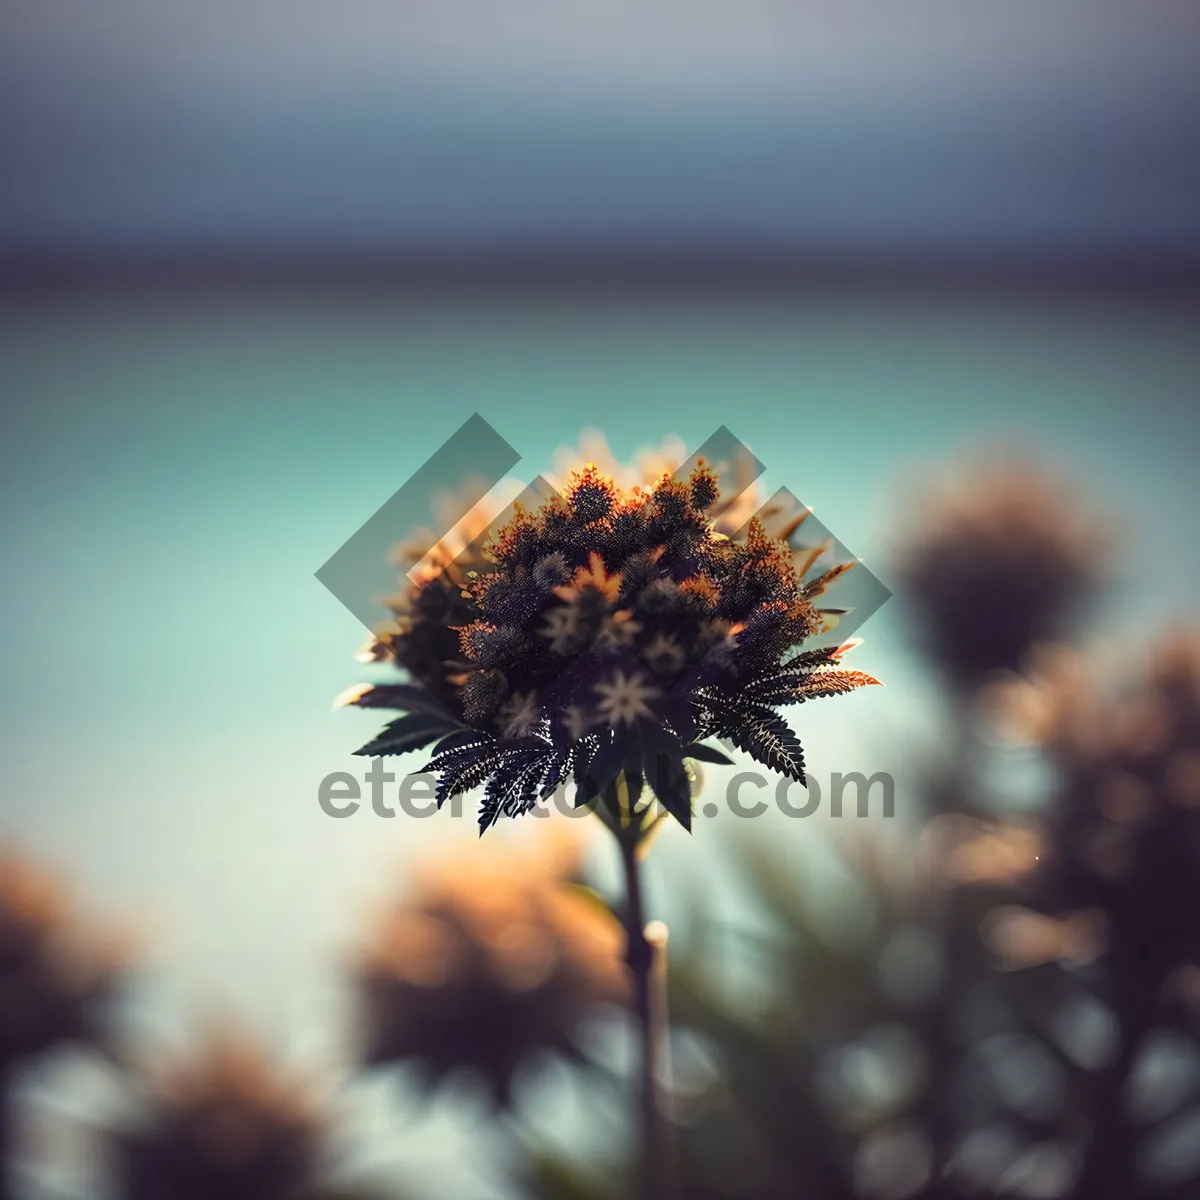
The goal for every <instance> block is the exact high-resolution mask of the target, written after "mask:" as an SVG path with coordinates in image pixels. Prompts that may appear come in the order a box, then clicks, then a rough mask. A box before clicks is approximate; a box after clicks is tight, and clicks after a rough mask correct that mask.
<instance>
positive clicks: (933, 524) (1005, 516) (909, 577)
mask: <svg viewBox="0 0 1200 1200" xmlns="http://www.w3.org/2000/svg"><path fill="white" fill-rule="evenodd" d="M919 511H920V513H921V522H922V523H921V526H920V528H919V531H918V532H917V534H916V535H915V540H914V541H913V542H911V543H910V544H909V545H908V546H907V547H906V548H905V549H904V551H903V553H902V557H901V560H900V562H899V563H898V577H899V579H900V581H901V583H902V586H903V588H904V590H905V591H906V592H907V594H908V597H909V600H910V603H911V604H912V605H913V606H914V608H915V610H916V617H917V619H918V621H919V622H920V625H921V631H922V634H923V640H924V642H925V645H926V647H927V648H928V650H929V653H930V654H931V656H932V657H933V658H934V659H936V660H937V661H938V662H940V664H941V665H942V666H943V667H945V668H946V670H947V671H948V672H949V673H950V674H951V676H952V677H954V678H955V679H957V680H960V681H962V682H966V683H974V682H976V681H978V680H979V678H980V677H981V676H983V675H985V674H987V673H988V672H990V671H994V670H1001V669H1010V670H1015V669H1016V668H1017V667H1018V666H1019V665H1020V662H1021V659H1022V657H1023V655H1024V654H1025V652H1026V651H1027V650H1028V649H1029V648H1030V647H1031V646H1032V645H1034V644H1035V643H1036V642H1039V641H1042V640H1046V639H1051V638H1053V637H1054V636H1055V635H1056V634H1058V633H1060V632H1061V631H1062V629H1063V628H1064V625H1065V623H1066V622H1067V621H1068V620H1069V618H1070V617H1071V616H1072V615H1074V612H1075V610H1076V608H1077V606H1078V605H1079V603H1080V602H1081V601H1082V600H1083V599H1084V598H1085V597H1086V596H1087V594H1088V592H1089V590H1090V589H1091V587H1092V586H1093V585H1094V584H1095V583H1096V582H1097V580H1098V578H1099V576H1100V574H1101V568H1102V565H1103V560H1104V548H1105V543H1104V539H1103V537H1102V536H1101V531H1100V528H1099V523H1098V520H1097V518H1096V517H1095V516H1094V514H1092V513H1091V512H1088V511H1087V510H1085V509H1084V508H1083V507H1082V506H1081V505H1080V504H1079V502H1078V501H1077V500H1076V498H1075V497H1074V496H1073V495H1071V494H1070V493H1069V492H1067V491H1066V490H1065V489H1063V488H1061V487H1060V486H1059V484H1058V482H1057V481H1056V480H1054V479H1052V478H1051V477H1049V476H1048V475H1045V474H1042V473H1041V472H1040V471H1038V470H1036V469H1035V468H1033V467H1032V466H1030V465H1029V464H1026V463H1021V462H991V463H984V464H982V465H981V466H980V467H979V468H977V469H975V470H972V471H971V472H969V473H966V472H964V473H963V475H962V477H961V479H960V480H959V481H958V482H957V484H956V485H952V486H945V487H943V488H942V489H940V490H936V491H934V492H933V494H932V495H931V496H930V497H929V498H928V499H927V500H926V502H925V503H923V504H921V505H920V506H919Z"/></svg>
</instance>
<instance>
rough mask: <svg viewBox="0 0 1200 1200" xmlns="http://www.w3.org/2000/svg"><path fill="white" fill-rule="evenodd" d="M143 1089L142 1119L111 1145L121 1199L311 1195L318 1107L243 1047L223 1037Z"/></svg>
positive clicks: (249, 1199) (279, 1199) (298, 1198)
mask: <svg viewBox="0 0 1200 1200" xmlns="http://www.w3.org/2000/svg"><path fill="white" fill-rule="evenodd" d="M147 1091H148V1092H149V1100H150V1103H149V1106H148V1110H149V1111H148V1112H147V1114H146V1116H145V1118H144V1119H143V1120H142V1121H141V1122H140V1124H139V1125H138V1126H137V1127H135V1128H134V1129H132V1130H131V1131H129V1132H128V1133H126V1134H125V1135H124V1136H123V1137H122V1138H121V1139H120V1140H119V1142H118V1143H117V1145H116V1147H115V1151H116V1153H115V1155H114V1157H115V1159H116V1162H115V1174H116V1177H117V1178H116V1183H117V1187H116V1195H117V1196H118V1197H120V1198H121V1200H209V1198H210V1197H217V1196H220V1197H221V1198H222V1200H306V1198H309V1197H315V1196H316V1195H318V1183H319V1180H318V1174H319V1164H320V1150H321V1142H322V1140H323V1122H322V1120H321V1118H320V1116H319V1114H318V1111H317V1108H316V1105H315V1104H314V1102H313V1100H312V1099H311V1098H310V1097H308V1096H307V1095H305V1093H304V1092H303V1090H301V1089H298V1088H297V1086H296V1083H295V1081H293V1080H291V1079H285V1078H283V1077H281V1076H278V1075H277V1074H275V1072H274V1071H273V1070H272V1069H271V1068H270V1067H269V1065H268V1064H267V1061H266V1059H265V1058H264V1057H263V1055H262V1053H261V1052H260V1051H259V1050H258V1049H257V1048H256V1047H254V1046H253V1045H251V1044H250V1043H249V1042H247V1041H245V1040H244V1039H241V1038H235V1037H233V1036H232V1035H230V1034H222V1035H220V1036H219V1037H217V1038H215V1039H214V1040H213V1042H212V1044H211V1045H209V1046H207V1047H205V1048H204V1050H203V1051H202V1052H201V1053H200V1054H198V1055H197V1056H196V1057H195V1060H194V1061H193V1062H191V1063H189V1064H185V1065H184V1066H182V1067H181V1068H178V1069H177V1070H176V1071H175V1072H174V1073H173V1074H171V1075H170V1076H164V1077H162V1078H158V1079H154V1080H152V1081H150V1082H149V1085H148V1088H147Z"/></svg>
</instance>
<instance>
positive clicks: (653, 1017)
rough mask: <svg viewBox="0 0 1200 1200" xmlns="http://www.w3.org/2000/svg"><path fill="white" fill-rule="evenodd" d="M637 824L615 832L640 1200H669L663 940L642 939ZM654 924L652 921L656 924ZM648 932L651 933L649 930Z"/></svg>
mask: <svg viewBox="0 0 1200 1200" xmlns="http://www.w3.org/2000/svg"><path fill="white" fill-rule="evenodd" d="M639 834H640V829H639V825H638V823H637V822H631V823H630V824H629V825H627V826H626V827H625V828H621V829H619V830H618V831H617V840H618V843H619V844H620V847H621V864H622V866H623V868H624V872H625V898H626V905H625V936H626V950H625V959H626V962H627V963H628V965H629V970H630V973H631V974H632V976H633V988H634V993H633V1015H634V1018H635V1020H636V1021H637V1027H638V1034H639V1037H640V1042H641V1045H640V1062H639V1073H640V1084H639V1097H640V1102H641V1110H640V1113H639V1118H640V1121H639V1123H640V1131H639V1132H640V1134H641V1147H642V1164H641V1165H642V1193H643V1195H644V1196H645V1197H646V1200H673V1197H674V1196H675V1180H674V1155H673V1153H672V1148H671V1131H670V1128H669V1126H668V1124H667V1120H666V1117H665V1114H664V1112H663V1105H662V1098H661V1096H660V1095H659V1087H658V1077H657V1068H658V1065H659V1063H660V1061H661V1060H662V1056H663V1054H664V1053H665V1050H666V1034H667V1013H666V957H665V956H666V938H665V937H664V936H662V935H661V933H659V934H658V936H655V937H653V938H651V937H647V928H646V913H645V903H644V900H643V895H642V877H641V863H640V862H639V858H638V845H639V843H640V841H641V838H640V836H639ZM655 925H656V926H657V925H658V923H657V922H656V923H655ZM651 932H655V931H654V930H652V931H651Z"/></svg>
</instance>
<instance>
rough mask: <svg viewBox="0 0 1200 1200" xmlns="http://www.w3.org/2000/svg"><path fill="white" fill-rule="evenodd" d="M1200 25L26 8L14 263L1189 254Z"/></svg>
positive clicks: (880, 10)
mask: <svg viewBox="0 0 1200 1200" xmlns="http://www.w3.org/2000/svg"><path fill="white" fill-rule="evenodd" d="M1197 80H1200V17H1198V16H1197V14H1196V10H1195V9H1194V8H1193V7H1192V6H1190V5H1185V4H1171V3H1165V2H1160V0H1155V2H1154V3H1150V4H1135V3H1132V2H1128V0H1121V2H1119V3H1099V4H1097V3H1085V2H1084V0H1069V2H1066V3H1062V4H1059V5H1056V6H1054V7H1053V8H1048V7H1047V6H1046V5H1039V4H1034V3H1029V2H1025V3H1019V4H1009V5H987V4H969V5H963V4H948V3H943V2H941V0H936V2H934V0H917V2H915V3H911V4H906V5H903V6H886V7H885V6H879V5H867V4H863V3H856V4H849V5H832V4H819V5H811V4H810V5H795V4H790V3H787V2H786V0H758V2H756V3H753V4H750V5H738V6H728V5H718V4H712V3H709V4H701V5H696V4H690V3H684V2H683V0H664V2H660V3H659V4H656V5H653V6H644V5H634V4H631V3H625V2H622V3H617V4H612V5H599V4H590V3H574V4H557V3H551V2H550V0H522V2H521V3H517V4H507V5H498V4H492V3H487V2H485V0H454V2H453V3H449V4H438V5H434V4H419V3H412V2H406V3H401V4H380V3H374V2H368V0H354V2H353V3H349V4H345V5H338V6H331V5H324V4H316V3H311V2H308V0H306V2H305V3H300V4H285V3H282V2H281V0H258V2H257V3H250V4H237V5H234V4H229V3H216V4H206V5H194V4H183V3H176V4H162V3H154V4H151V3H146V2H144V0H110V3H107V4H105V5H103V6H96V5H92V4H87V3H66V2H64V0H50V2H49V3H33V2H32V0H16V2H15V3H14V2H12V0H10V2H9V3H8V4H7V5H6V6H5V19H4V21H3V23H2V25H0V155H2V156H3V159H4V161H5V163H6V164H7V169H6V171H5V172H4V173H3V176H2V177H0V257H4V256H7V257H13V256H16V255H18V254H20V255H22V256H25V257H28V256H30V255H34V256H36V255H47V254H51V253H58V254H71V253H75V254H78V253H82V252H88V251H91V252H96V251H109V252H129V253H135V252H139V251H140V252H146V251H153V252H156V253H160V254H167V253H179V252H186V251H187V250H189V249H192V250H196V249H199V250H201V251H203V250H206V249H207V250H211V249H214V248H216V249H221V250H225V251H238V250H241V251H245V250H247V249H254V248H257V249H258V250H260V251H261V250H262V249H263V248H264V247H276V248H279V249H283V250H287V251H290V252H293V253H302V252H308V253H312V252H314V251H316V252H322V251H323V252H335V251H337V250H345V249H347V248H354V249H361V248H362V247H364V246H365V247H383V248H389V249H399V250H411V249H413V248H414V247H416V248H430V247H433V248H446V247H448V246H449V247H454V248H456V249H462V248H464V247H466V248H468V249H469V248H472V247H475V248H479V247H490V248H494V247H496V246H511V245H516V246H522V245H525V246H528V245H531V244H532V245H537V246H541V247H545V246H549V247H552V248H553V247H557V246H562V245H564V244H566V245H584V246H601V247H603V246H609V245H614V244H616V245H624V246H629V245H633V246H645V245H659V246H661V245H664V244H666V245H682V246H684V247H685V248H696V247H704V246H711V245H721V246H731V247H733V248H735V249H745V248H747V247H749V248H758V249H761V248H762V247H764V246H768V247H784V248H786V247H789V246H790V247H792V248H798V249H801V250H809V251H811V250H813V249H814V248H821V249H824V250H825V251H831V250H832V251H845V252H850V251H858V252H860V253H862V252H868V253H869V252H887V251H891V252H896V251H897V250H900V249H907V250H911V249H913V248H917V249H921V248H923V247H928V248H930V249H932V250H934V251H941V252H944V253H955V252H961V251H963V250H964V249H965V250H968V251H970V250H975V251H984V252H989V251H990V252H993V253H995V252H1001V253H1012V254H1017V253H1024V254H1048V253H1051V252H1058V253H1068V254H1081V253H1090V254H1110V255H1111V254H1138V253H1140V254H1151V255H1155V254H1157V255H1179V254H1182V253H1185V252H1186V253H1187V254H1191V255H1194V254H1195V253H1196V251H1197V240H1196V239H1197V234H1196V226H1195V221H1194V213H1195V211H1196V209H1197V207H1198V204H1200V165H1198V163H1200V156H1198V155H1196V154H1195V129H1196V117H1197V113H1198V111H1200V84H1198V83H1197Z"/></svg>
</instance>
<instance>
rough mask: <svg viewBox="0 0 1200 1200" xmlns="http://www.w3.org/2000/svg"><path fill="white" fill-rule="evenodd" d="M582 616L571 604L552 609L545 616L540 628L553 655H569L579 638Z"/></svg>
mask: <svg viewBox="0 0 1200 1200" xmlns="http://www.w3.org/2000/svg"><path fill="white" fill-rule="evenodd" d="M582 618H583V614H582V613H581V612H580V611H579V609H577V608H576V607H575V606H574V605H573V604H565V605H563V606H562V607H561V608H552V609H551V610H550V611H549V612H548V613H547V614H546V623H545V624H544V625H543V626H542V628H541V631H540V632H541V634H542V636H543V637H548V638H549V639H550V649H551V650H553V651H554V653H555V654H570V653H571V650H572V649H573V648H574V646H575V642H576V640H577V639H578V637H579V634H580V631H581V627H582Z"/></svg>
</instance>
